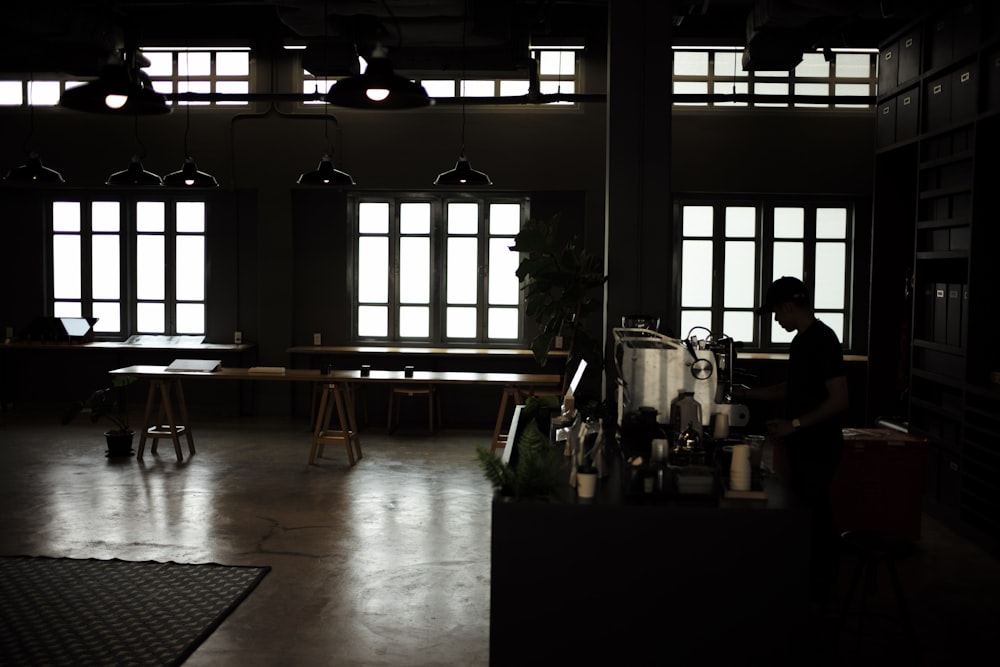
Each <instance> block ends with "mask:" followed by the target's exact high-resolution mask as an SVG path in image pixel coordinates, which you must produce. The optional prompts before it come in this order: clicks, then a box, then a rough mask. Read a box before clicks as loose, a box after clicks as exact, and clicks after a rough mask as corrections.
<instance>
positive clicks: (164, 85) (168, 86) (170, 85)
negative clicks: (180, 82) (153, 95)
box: [153, 79, 174, 104]
mask: <svg viewBox="0 0 1000 667" xmlns="http://www.w3.org/2000/svg"><path fill="white" fill-rule="evenodd" d="M153 90H155V91H156V92H158V93H160V94H161V95H170V94H172V93H173V92H174V82H173V81H170V80H169V79H167V80H165V81H164V80H160V79H154V80H153ZM168 104H172V103H171V102H168Z"/></svg>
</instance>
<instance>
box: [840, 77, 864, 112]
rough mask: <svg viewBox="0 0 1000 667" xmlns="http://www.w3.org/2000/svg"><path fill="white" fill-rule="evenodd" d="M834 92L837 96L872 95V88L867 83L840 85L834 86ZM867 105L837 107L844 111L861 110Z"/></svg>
mask: <svg viewBox="0 0 1000 667" xmlns="http://www.w3.org/2000/svg"><path fill="white" fill-rule="evenodd" d="M833 92H834V94H836V95H858V96H862V95H871V94H872V89H871V86H870V85H868V84H867V83H838V84H836V85H834V87H833ZM867 106H868V105H867V104H839V103H838V104H837V107H840V108H844V109H861V108H865V107H867Z"/></svg>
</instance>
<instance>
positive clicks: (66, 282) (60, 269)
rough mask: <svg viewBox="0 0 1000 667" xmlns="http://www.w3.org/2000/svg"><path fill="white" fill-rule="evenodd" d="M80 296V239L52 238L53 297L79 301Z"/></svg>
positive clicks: (64, 235)
mask: <svg viewBox="0 0 1000 667" xmlns="http://www.w3.org/2000/svg"><path fill="white" fill-rule="evenodd" d="M80 294H81V277H80V237H79V235H76V234H72V235H69V234H57V235H56V236H54V237H52V296H54V297H55V298H56V299H79V298H80Z"/></svg>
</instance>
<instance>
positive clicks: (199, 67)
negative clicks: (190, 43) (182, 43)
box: [177, 51, 212, 77]
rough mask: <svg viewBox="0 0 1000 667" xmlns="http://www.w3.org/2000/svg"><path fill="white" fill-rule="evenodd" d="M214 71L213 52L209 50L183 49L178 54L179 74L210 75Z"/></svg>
mask: <svg viewBox="0 0 1000 667" xmlns="http://www.w3.org/2000/svg"><path fill="white" fill-rule="evenodd" d="M211 73H212V54H211V53H209V52H208V51H196V52H191V51H182V52H180V53H178V54H177V74H178V75H179V76H182V77H185V76H208V75H210V74H211Z"/></svg>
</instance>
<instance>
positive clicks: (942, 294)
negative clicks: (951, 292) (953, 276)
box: [931, 283, 948, 344]
mask: <svg viewBox="0 0 1000 667" xmlns="http://www.w3.org/2000/svg"><path fill="white" fill-rule="evenodd" d="M931 340H932V341H934V342H935V343H941V344H944V343H945V342H947V340H948V285H947V283H934V331H933V335H932V336H931Z"/></svg>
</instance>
